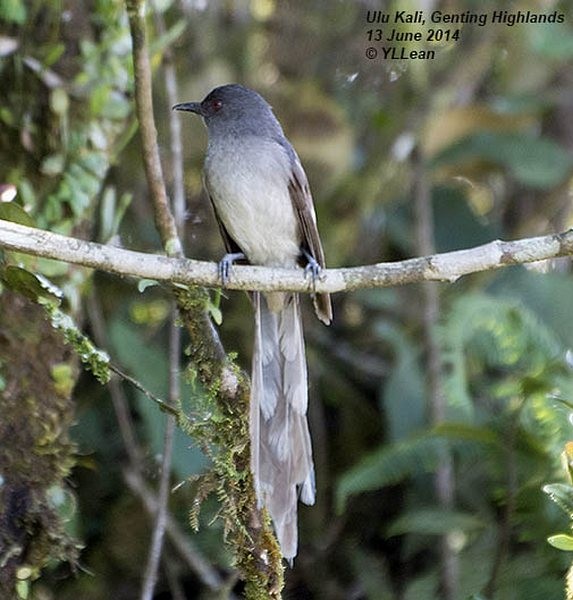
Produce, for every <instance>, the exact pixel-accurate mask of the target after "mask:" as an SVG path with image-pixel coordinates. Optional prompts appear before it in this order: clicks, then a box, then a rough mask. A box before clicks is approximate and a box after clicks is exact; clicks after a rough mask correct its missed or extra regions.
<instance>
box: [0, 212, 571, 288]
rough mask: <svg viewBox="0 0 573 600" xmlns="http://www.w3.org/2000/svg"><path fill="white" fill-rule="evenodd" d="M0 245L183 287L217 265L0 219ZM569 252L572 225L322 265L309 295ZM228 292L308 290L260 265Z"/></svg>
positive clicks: (292, 275) (239, 269)
mask: <svg viewBox="0 0 573 600" xmlns="http://www.w3.org/2000/svg"><path fill="white" fill-rule="evenodd" d="M0 247H3V248H5V249H6V250H15V251H18V252H23V253H25V254H31V255H33V256H41V257H43V258H51V259H54V260H61V261H63V262H67V263H73V264H77V265H82V266H84V267H90V268H93V269H98V270H100V271H106V272H108V273H115V274H116V275H123V276H128V277H136V278H142V279H154V280H157V281H163V282H170V283H181V284H185V285H190V286H207V287H221V281H220V279H219V276H218V271H217V265H216V264H215V263H212V262H205V261H199V260H192V259H188V258H169V257H167V256H161V255H157V254H148V253H144V252H135V251H133V250H125V249H123V248H116V247H114V246H104V245H102V244H96V243H94V242H88V241H86V240H80V239H77V238H72V237H67V236H64V235H60V234H57V233H51V232H49V231H44V230H42V229H36V228H34V227H26V226H25V225H19V224H17V223H12V222H10V221H3V220H0ZM572 255H573V229H570V230H568V231H565V232H563V233H556V234H551V235H545V236H540V237H535V238H527V239H523V240H517V241H512V242H504V241H502V240H495V241H493V242H489V243H488V244H484V245H482V246H476V247H475V248H469V249H466V250H456V251H454V252H444V253H442V254H434V255H432V256H425V257H420V258H411V259H409V260H402V261H396V262H387V263H383V262H382V263H377V264H375V265H366V266H362V267H350V268H342V269H325V270H324V271H323V272H322V274H321V278H320V281H317V282H316V291H317V292H330V293H333V292H348V291H352V290H357V289H362V288H376V287H389V286H396V285H404V284H407V283H418V282H420V281H450V282H454V281H456V280H457V279H459V278H460V277H462V276H463V275H469V274H471V273H478V272H481V271H490V270H494V269H499V268H501V267H506V266H508V265H519V264H525V263H531V262H536V261H540V260H548V259H551V258H558V257H561V256H572ZM227 288H228V289H231V290H256V291H261V292H270V291H291V292H312V290H313V286H312V282H311V281H310V280H309V279H305V278H304V276H303V274H302V270H298V269H278V268H268V267H253V266H236V267H233V274H232V277H231V281H230V282H229V283H228V284H227Z"/></svg>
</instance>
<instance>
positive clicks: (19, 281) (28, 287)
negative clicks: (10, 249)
mask: <svg viewBox="0 0 573 600" xmlns="http://www.w3.org/2000/svg"><path fill="white" fill-rule="evenodd" d="M0 278H1V279H2V281H3V282H4V284H5V285H6V286H7V287H9V288H10V289H11V290H14V291H15V292H18V293H20V294H22V295H23V296H26V297H27V298H30V299H32V300H34V301H36V300H38V299H39V298H45V299H47V300H48V301H51V302H55V303H56V304H59V303H60V301H61V299H62V298H63V293H62V291H61V290H60V289H59V288H57V287H56V286H55V285H53V284H52V283H51V282H50V281H48V280H47V279H46V278H45V277H43V276H42V275H37V274H35V273H31V272H30V271H27V270H26V269H22V268H21V267H15V266H12V265H9V266H7V267H4V268H3V269H2V270H1V271H0Z"/></svg>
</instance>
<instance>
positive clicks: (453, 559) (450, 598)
mask: <svg viewBox="0 0 573 600" xmlns="http://www.w3.org/2000/svg"><path fill="white" fill-rule="evenodd" d="M414 161H415V169H416V177H415V180H416V193H415V196H416V199H415V205H414V206H415V213H416V230H417V231H416V233H417V236H416V237H417V244H416V245H417V250H418V252H419V253H420V254H422V255H428V254H432V253H433V252H434V251H435V243H434V218H433V212H432V198H431V192H430V186H429V184H428V179H427V175H426V171H425V166H424V162H423V159H422V157H421V156H419V155H417V156H415V157H414ZM422 310H423V313H422V319H423V329H424V345H425V347H426V368H427V382H428V383H427V385H428V401H429V408H430V421H431V424H432V425H433V426H436V425H439V424H440V423H442V422H443V421H444V420H445V418H446V399H445V395H444V390H443V386H442V351H441V347H440V343H439V341H438V339H437V336H436V327H437V325H438V321H439V318H440V292H439V289H438V286H437V284H436V283H435V282H433V281H424V282H423V283H422ZM434 486H435V489H436V495H437V498H438V503H439V505H440V507H441V508H444V509H446V510H447V509H451V508H452V506H453V503H454V473H453V465H452V458H451V456H449V455H448V454H446V453H444V455H443V456H442V458H441V460H440V465H439V466H438V468H437V471H436V474H435V477H434ZM440 588H441V597H442V598H443V599H444V600H455V599H456V598H458V591H459V561H458V557H457V555H456V553H455V551H454V550H453V548H452V546H451V543H450V538H449V536H448V535H447V534H446V535H443V536H442V537H441V538H440Z"/></svg>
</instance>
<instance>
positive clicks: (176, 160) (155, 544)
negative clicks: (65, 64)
mask: <svg viewBox="0 0 573 600" xmlns="http://www.w3.org/2000/svg"><path fill="white" fill-rule="evenodd" d="M154 14H155V22H156V24H157V26H158V30H159V33H160V34H161V33H165V22H164V20H163V15H162V14H161V13H160V12H159V11H158V10H154ZM143 46H144V43H143ZM143 50H145V55H146V56H147V50H146V49H145V47H143ZM168 52H169V50H167V51H166V54H167V53H168ZM134 56H135V55H134ZM164 56H165V55H164ZM145 69H147V70H148V65H147V66H146V67H145ZM147 72H148V71H147ZM140 75H141V74H140ZM139 84H140V86H141V85H142V81H141V79H140V81H139ZM146 84H148V85H149V93H150V92H151V82H150V80H149V81H148V82H146ZM165 87H166V90H167V96H168V102H169V104H170V105H173V104H175V102H176V100H175V95H176V87H177V83H176V80H175V72H174V69H173V65H172V64H169V65H166V67H165ZM148 108H149V109H150V110H151V111H152V110H153V108H152V106H149V107H148ZM169 115H170V146H171V155H172V156H171V165H172V170H173V183H174V189H175V190H176V191H175V197H174V202H173V207H172V209H173V210H172V211H171V209H170V208H169V207H168V206H164V203H165V202H166V201H167V197H166V195H165V185H164V183H163V181H162V180H160V181H159V190H156V191H155V192H154V194H155V199H154V205H155V206H158V207H159V211H157V209H156V220H157V217H158V216H159V217H160V218H162V219H163V220H165V221H166V224H165V225H164V228H165V231H164V233H163V234H162V237H163V239H164V240H165V239H167V238H166V236H170V237H171V238H172V239H173V238H174V234H176V236H177V246H178V248H179V251H177V250H175V251H174V254H176V255H178V254H180V255H182V254H183V252H182V246H181V242H180V239H181V238H180V236H181V233H182V230H183V222H184V215H185V191H184V186H183V161H182V150H181V131H180V128H179V123H178V122H176V121H175V118H174V115H172V114H171V112H169ZM151 117H153V114H152V115H151ZM145 119H146V120H148V119H147V115H145ZM152 148H155V149H157V144H152ZM147 162H149V163H150V166H155V165H157V164H158V165H159V168H160V167H161V165H160V163H159V154H158V153H157V156H152V157H151V159H150V160H146V165H147ZM149 168H150V167H149V166H146V169H147V170H149ZM148 181H150V176H149V175H148ZM158 191H161V194H160V195H157V192H158ZM158 212H159V215H158ZM164 213H167V215H165V214H164ZM171 214H173V219H171ZM172 223H173V224H174V226H175V231H172V230H171V226H172ZM165 247H166V248H169V246H168V243H166V246H165ZM180 350H181V330H180V328H179V326H178V325H177V305H176V303H175V302H173V303H172V306H171V321H170V326H169V404H170V405H171V406H174V405H175V404H176V402H177V401H178V400H179V397H180V395H181V385H180V380H179V377H180V370H181V364H180ZM176 424H177V423H176V419H175V416H173V415H169V416H168V417H167V421H166V423H165V436H164V440H163V458H162V461H161V479H160V483H159V495H158V508H157V514H156V516H155V524H154V528H153V534H152V538H151V546H150V548H149V554H148V560H147V565H146V568H145V571H144V579H143V585H142V588H141V600H151V598H152V596H153V591H154V589H155V584H156V582H157V577H158V571H159V566H160V562H161V554H162V550H163V539H164V535H165V526H166V522H167V515H168V501H169V475H170V473H171V462H172V458H173V440H174V438H175V427H176Z"/></svg>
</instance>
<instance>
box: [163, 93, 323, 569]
mask: <svg viewBox="0 0 573 600" xmlns="http://www.w3.org/2000/svg"><path fill="white" fill-rule="evenodd" d="M173 108H174V109H175V110H182V111H189V112H193V113H196V114H198V115H200V116H201V117H203V120H204V122H205V124H206V126H207V131H208V136H209V142H208V146H207V154H206V157H205V165H204V175H205V186H206V188H207V191H208V193H209V196H210V198H211V202H212V204H213V208H214V211H215V215H216V218H217V222H218V224H219V228H220V231H221V235H222V237H223V240H224V243H225V247H226V250H227V254H226V255H225V256H224V258H223V260H222V261H221V262H220V263H219V268H220V274H221V277H222V280H223V283H225V282H226V281H227V279H228V277H229V269H230V266H231V265H232V263H233V262H234V261H237V260H243V261H244V260H246V261H248V262H249V263H251V264H253V265H264V266H267V267H287V268H296V267H303V268H304V269H305V273H306V274H310V275H311V276H312V277H313V278H316V277H318V276H319V273H320V270H321V268H324V266H325V261H324V253H323V250H322V245H321V243H320V238H319V235H318V229H317V226H316V216H315V212H314V206H313V201H312V196H311V193H310V189H309V185H308V180H307V177H306V174H305V172H304V169H303V168H302V165H301V163H300V160H299V158H298V156H297V154H296V152H295V150H294V148H293V147H292V146H291V144H290V142H289V141H288V140H287V139H286V137H285V135H284V133H283V130H282V127H281V125H280V123H279V122H278V121H277V119H276V117H275V116H274V114H273V111H272V108H271V106H270V105H269V104H268V103H267V102H266V101H265V100H264V98H263V97H262V96H260V95H259V94H258V93H257V92H254V91H253V90H250V89H248V88H245V87H243V86H241V85H237V84H231V85H224V86H221V87H218V88H216V89H214V90H213V91H212V92H211V93H210V94H209V95H208V96H207V97H206V98H205V99H204V100H203V101H202V102H185V103H181V104H176V105H175V106H174V107H173ZM313 303H314V310H315V313H316V315H317V317H318V318H319V319H320V320H321V321H322V322H323V323H325V324H326V325H328V324H329V323H330V321H331V320H332V307H331V302H330V296H329V295H328V294H315V295H314V296H313ZM253 304H254V311H255V341H254V350H253V360H252V377H251V408H250V437H251V470H252V474H253V479H254V485H255V491H256V494H257V499H258V502H259V506H260V507H262V506H266V507H267V509H268V510H269V513H270V515H271V518H272V520H273V524H274V527H275V531H276V534H277V538H278V541H279V544H280V546H281V551H282V553H283V556H284V557H285V558H287V559H289V560H292V559H293V558H294V557H295V555H296V552H297V545H298V532H297V501H298V497H299V496H300V499H301V500H302V502H304V503H305V504H313V503H314V500H315V481H314V465H313V460H312V446H311V439H310V433H309V429H308V423H307V418H306V413H307V404H308V385H307V369H306V359H305V352H304V340H303V331H302V320H301V310H300V300H299V296H298V294H294V293H288V292H271V293H264V294H261V293H259V292H254V293H253Z"/></svg>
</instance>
